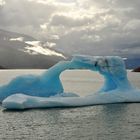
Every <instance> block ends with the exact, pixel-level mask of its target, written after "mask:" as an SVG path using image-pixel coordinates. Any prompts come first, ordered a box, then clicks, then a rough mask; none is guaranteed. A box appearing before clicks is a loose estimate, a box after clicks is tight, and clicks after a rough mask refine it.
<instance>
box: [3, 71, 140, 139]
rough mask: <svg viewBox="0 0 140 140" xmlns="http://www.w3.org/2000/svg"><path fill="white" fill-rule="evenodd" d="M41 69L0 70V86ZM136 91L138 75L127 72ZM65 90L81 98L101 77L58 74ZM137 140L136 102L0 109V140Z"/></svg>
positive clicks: (138, 116) (139, 119) (139, 127)
mask: <svg viewBox="0 0 140 140" xmlns="http://www.w3.org/2000/svg"><path fill="white" fill-rule="evenodd" d="M42 72H43V70H10V71H9V70H8V71H0V75H1V79H0V84H1V85H2V84H6V83H7V82H8V81H10V79H12V78H14V77H16V76H17V75H21V74H41V73H42ZM128 76H129V79H130V81H131V82H132V83H133V84H134V85H135V86H137V87H139V88H140V73H132V72H128ZM61 79H62V81H63V85H64V88H65V91H67V92H75V93H78V94H80V95H81V96H84V95H87V94H88V93H94V92H95V91H97V89H98V88H99V87H101V85H102V83H103V77H102V76H100V75H99V74H97V73H93V72H90V71H78V70H77V71H73V72H71V71H66V72H64V73H63V74H62V75H61ZM24 139H25V140H139V139H140V103H131V104H108V105H97V106H88V107H78V108H53V109H30V110H24V111H8V110H4V109H3V108H2V107H0V140H24Z"/></svg>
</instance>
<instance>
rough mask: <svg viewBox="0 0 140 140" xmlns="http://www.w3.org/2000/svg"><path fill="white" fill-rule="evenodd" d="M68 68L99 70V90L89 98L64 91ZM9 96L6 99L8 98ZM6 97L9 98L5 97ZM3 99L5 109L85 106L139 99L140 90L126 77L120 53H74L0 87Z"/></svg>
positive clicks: (137, 100) (0, 97)
mask: <svg viewBox="0 0 140 140" xmlns="http://www.w3.org/2000/svg"><path fill="white" fill-rule="evenodd" d="M66 69H89V70H92V71H98V72H99V73H100V74H102V75H103V76H104V78H105V83H104V86H103V87H102V88H101V89H100V91H99V92H97V93H92V94H90V95H87V96H86V97H77V95H76V94H66V93H65V92H64V89H63V86H62V83H61V80H60V78H59V76H60V74H61V73H62V72H63V71H64V70H66ZM6 97H7V98H6ZM5 98H6V99H5ZM0 99H1V101H2V100H3V99H5V100H4V101H3V102H2V105H3V106H4V107H6V108H9V109H10V108H11V109H13V108H18V109H24V108H36V107H62V106H85V105H93V104H103V103H116V102H139V101H140V90H139V89H136V88H134V87H133V86H132V85H131V84H130V82H129V80H128V79H127V72H126V70H125V65H124V62H123V60H122V59H121V58H120V57H117V56H104V57H103V56H96V57H95V56H81V55H80V56H74V57H73V59H72V60H71V61H62V62H59V63H58V64H56V65H55V66H53V67H52V68H50V69H49V70H48V71H47V72H45V73H44V74H42V75H41V76H39V77H36V76H33V75H32V76H22V77H17V78H16V79H14V80H12V81H11V82H10V83H9V84H8V85H6V86H3V87H1V88H0Z"/></svg>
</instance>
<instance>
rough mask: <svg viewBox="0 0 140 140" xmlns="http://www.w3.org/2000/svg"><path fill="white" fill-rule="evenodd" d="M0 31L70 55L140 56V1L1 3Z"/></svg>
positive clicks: (22, 0) (14, 0) (15, 0)
mask: <svg viewBox="0 0 140 140" xmlns="http://www.w3.org/2000/svg"><path fill="white" fill-rule="evenodd" d="M0 28H2V29H6V30H10V31H15V32H20V33H25V34H28V35H31V36H33V37H35V38H37V39H39V40H51V41H52V42H53V41H54V42H55V43H56V44H55V45H54V47H55V48H57V49H59V50H62V51H65V52H67V53H68V52H71V53H78V52H80V53H88V54H100V55H102V54H104V55H106V54H112V53H113V54H120V55H131V54H133V56H134V55H137V56H138V55H139V54H140V0H0Z"/></svg>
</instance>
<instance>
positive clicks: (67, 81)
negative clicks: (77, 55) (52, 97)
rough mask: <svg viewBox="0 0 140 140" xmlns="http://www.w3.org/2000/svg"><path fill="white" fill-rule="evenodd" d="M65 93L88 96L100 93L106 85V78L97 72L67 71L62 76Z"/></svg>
mask: <svg viewBox="0 0 140 140" xmlns="http://www.w3.org/2000/svg"><path fill="white" fill-rule="evenodd" d="M60 79H61V81H62V85H63V88H64V92H65V93H76V94H78V95H79V96H86V95H89V94H93V93H96V92H98V91H99V90H100V89H101V88H102V86H103V83H104V77H103V76H102V75H101V74H99V73H98V72H96V71H90V70H66V71H64V72H62V74H61V75H60Z"/></svg>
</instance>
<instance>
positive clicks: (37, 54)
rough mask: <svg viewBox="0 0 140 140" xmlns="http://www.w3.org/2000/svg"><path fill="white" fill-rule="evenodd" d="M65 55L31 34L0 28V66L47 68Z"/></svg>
mask: <svg viewBox="0 0 140 140" xmlns="http://www.w3.org/2000/svg"><path fill="white" fill-rule="evenodd" d="M65 58H66V56H65V55H64V54H62V53H60V52H58V51H55V50H53V49H51V48H49V47H48V46H47V45H44V43H43V42H40V41H37V40H36V39H34V38H33V37H31V36H28V35H24V34H19V33H15V32H10V31H5V30H2V29H0V66H1V67H2V68H16V69H18V68H49V67H50V66H52V65H54V64H55V63H57V62H58V61H60V60H64V59H65Z"/></svg>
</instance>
